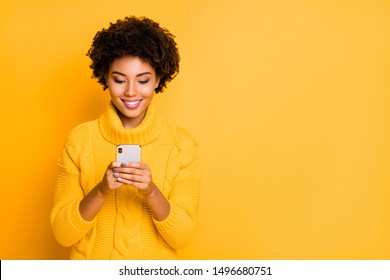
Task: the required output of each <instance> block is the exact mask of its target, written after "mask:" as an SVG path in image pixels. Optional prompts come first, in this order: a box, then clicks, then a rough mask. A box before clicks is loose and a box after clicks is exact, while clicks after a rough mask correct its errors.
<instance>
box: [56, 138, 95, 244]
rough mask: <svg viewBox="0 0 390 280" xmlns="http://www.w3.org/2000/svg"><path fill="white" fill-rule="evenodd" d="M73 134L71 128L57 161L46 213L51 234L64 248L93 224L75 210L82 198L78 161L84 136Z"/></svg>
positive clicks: (73, 242) (75, 241) (78, 238)
mask: <svg viewBox="0 0 390 280" xmlns="http://www.w3.org/2000/svg"><path fill="white" fill-rule="evenodd" d="M74 134H75V133H74V131H73V133H71V134H70V135H69V136H68V139H67V141H66V143H65V145H64V148H63V150H62V153H61V155H60V158H59V160H58V171H57V180H56V186H55V191H54V205H53V208H52V211H51V215H50V221H51V226H52V229H53V232H54V236H55V238H56V239H57V241H58V243H60V244H61V245H62V246H64V247H68V246H72V245H74V244H75V243H77V242H78V241H79V240H80V239H82V238H83V237H84V236H85V235H86V234H87V233H88V232H89V231H90V230H91V228H92V227H93V226H94V224H95V220H92V221H90V222H89V221H85V220H84V219H83V218H82V217H81V215H80V211H79V203H80V201H81V200H82V199H83V198H84V191H83V188H82V186H81V184H80V166H79V162H80V157H81V156H82V155H81V150H82V149H81V146H82V143H83V140H85V139H77V138H76V139H75V137H74V136H75V135H74ZM84 144H85V143H84Z"/></svg>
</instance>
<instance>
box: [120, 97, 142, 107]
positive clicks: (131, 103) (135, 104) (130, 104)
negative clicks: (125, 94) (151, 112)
mask: <svg viewBox="0 0 390 280" xmlns="http://www.w3.org/2000/svg"><path fill="white" fill-rule="evenodd" d="M122 101H123V103H124V104H125V106H126V107H127V108H129V109H136V108H137V107H138V106H139V105H140V104H141V101H142V99H141V100H134V101H125V100H122Z"/></svg>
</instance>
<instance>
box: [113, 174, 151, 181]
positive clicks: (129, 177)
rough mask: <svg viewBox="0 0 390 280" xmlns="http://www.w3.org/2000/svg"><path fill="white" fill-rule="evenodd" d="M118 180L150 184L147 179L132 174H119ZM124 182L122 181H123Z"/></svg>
mask: <svg viewBox="0 0 390 280" xmlns="http://www.w3.org/2000/svg"><path fill="white" fill-rule="evenodd" d="M116 178H120V179H121V180H126V181H131V182H138V183H146V182H148V180H147V178H145V177H144V176H139V175H130V174H118V176H117V177H116ZM121 182H122V181H121Z"/></svg>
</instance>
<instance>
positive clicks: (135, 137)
mask: <svg viewBox="0 0 390 280" xmlns="http://www.w3.org/2000/svg"><path fill="white" fill-rule="evenodd" d="M99 126H100V130H101V132H102V134H103V137H104V138H106V139H107V140H108V141H110V142H111V143H113V144H115V145H118V144H139V145H141V146H142V145H146V144H148V143H151V142H152V141H154V140H155V139H156V138H157V137H158V136H159V135H160V132H161V127H162V122H161V120H160V119H159V118H158V117H157V112H156V107H155V105H154V104H153V103H151V104H150V105H149V107H148V110H147V112H146V115H145V118H144V119H143V120H142V122H141V124H140V125H139V126H137V127H135V128H124V127H123V125H122V121H121V120H120V118H119V116H118V113H117V111H116V108H115V106H114V104H113V103H112V102H110V104H109V107H108V110H107V111H106V112H105V113H104V114H103V115H101V116H100V118H99Z"/></svg>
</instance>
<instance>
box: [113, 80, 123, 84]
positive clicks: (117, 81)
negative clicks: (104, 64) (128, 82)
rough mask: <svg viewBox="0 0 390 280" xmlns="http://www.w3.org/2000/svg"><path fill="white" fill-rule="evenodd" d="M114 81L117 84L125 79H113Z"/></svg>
mask: <svg viewBox="0 0 390 280" xmlns="http://www.w3.org/2000/svg"><path fill="white" fill-rule="evenodd" d="M114 82H115V83H117V84H123V83H124V82H125V81H123V80H118V79H114Z"/></svg>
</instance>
